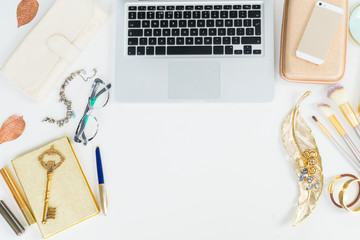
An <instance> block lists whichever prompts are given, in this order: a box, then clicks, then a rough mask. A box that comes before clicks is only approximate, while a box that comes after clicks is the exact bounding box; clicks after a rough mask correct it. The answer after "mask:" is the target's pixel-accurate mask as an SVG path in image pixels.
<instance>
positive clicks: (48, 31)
mask: <svg viewBox="0 0 360 240" xmlns="http://www.w3.org/2000/svg"><path fill="white" fill-rule="evenodd" d="M106 19H107V15H106V14H105V13H104V12H102V11H101V10H100V9H99V8H98V7H97V6H95V5H94V3H93V2H92V0H56V1H55V3H54V4H53V6H52V7H51V8H50V10H49V11H48V12H47V13H46V14H45V16H44V17H43V18H42V19H41V20H40V21H39V23H38V24H37V25H36V26H35V27H34V28H33V29H32V30H31V32H30V33H29V34H28V35H27V36H26V37H25V39H24V40H23V41H22V42H21V44H20V45H19V46H18V47H17V48H16V50H15V51H14V52H13V53H12V55H11V56H10V58H9V59H8V61H7V62H6V64H5V65H4V66H3V68H2V69H1V72H2V73H3V74H4V75H5V76H7V78H8V79H10V80H12V81H13V82H15V83H16V84H17V85H18V86H19V87H20V88H22V89H23V90H24V91H26V92H27V93H29V94H30V95H31V96H33V97H34V98H35V99H36V100H38V101H41V100H43V99H44V98H46V97H47V95H48V93H49V92H50V90H51V88H52V87H53V86H54V85H55V83H56V82H57V80H58V79H59V78H60V77H61V75H62V74H63V73H64V72H65V71H66V69H67V68H68V67H69V66H70V65H71V64H73V63H74V62H75V60H76V59H77V57H78V56H79V55H80V53H81V51H82V50H83V49H84V48H85V46H86V44H87V43H88V42H89V40H90V39H91V38H92V37H93V35H94V34H95V33H96V32H97V31H98V29H99V28H100V27H101V26H102V25H103V23H104V22H105V21H106Z"/></svg>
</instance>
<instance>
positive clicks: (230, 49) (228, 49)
mask: <svg viewBox="0 0 360 240" xmlns="http://www.w3.org/2000/svg"><path fill="white" fill-rule="evenodd" d="M233 53H234V48H233V46H226V47H225V54H227V55H231V54H233Z"/></svg>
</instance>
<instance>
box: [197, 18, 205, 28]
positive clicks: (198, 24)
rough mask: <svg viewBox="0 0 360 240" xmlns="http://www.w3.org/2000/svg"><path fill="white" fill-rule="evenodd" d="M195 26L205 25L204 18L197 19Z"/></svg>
mask: <svg viewBox="0 0 360 240" xmlns="http://www.w3.org/2000/svg"><path fill="white" fill-rule="evenodd" d="M197 27H205V20H197Z"/></svg>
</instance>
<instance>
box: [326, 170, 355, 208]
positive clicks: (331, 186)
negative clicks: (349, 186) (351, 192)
mask: <svg viewBox="0 0 360 240" xmlns="http://www.w3.org/2000/svg"><path fill="white" fill-rule="evenodd" d="M344 177H350V178H352V179H357V177H356V176H355V175H352V174H341V175H337V176H336V177H334V178H333V180H332V181H331V183H330V184H329V186H328V191H329V193H330V199H331V202H332V203H333V204H334V205H335V206H336V207H338V208H342V206H341V205H340V204H338V203H337V202H336V201H335V199H334V185H335V182H337V181H338V180H340V179H342V178H344ZM359 187H360V183H359ZM359 199H360V191H359V193H358V195H357V197H356V198H355V199H354V201H352V202H351V203H349V204H347V207H348V208H349V207H352V206H354V205H355V203H356V202H357V201H359Z"/></svg>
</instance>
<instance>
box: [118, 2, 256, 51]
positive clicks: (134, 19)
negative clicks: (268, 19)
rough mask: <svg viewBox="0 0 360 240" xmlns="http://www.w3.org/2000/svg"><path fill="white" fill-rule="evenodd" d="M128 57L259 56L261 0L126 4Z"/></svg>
mask: <svg viewBox="0 0 360 240" xmlns="http://www.w3.org/2000/svg"><path fill="white" fill-rule="evenodd" d="M125 8H126V12H125V14H126V31H127V34H126V35H125V36H126V39H125V45H126V46H125V47H126V49H127V55H128V56H144V57H146V56H151V57H154V56H215V57H219V56H221V55H223V56H235V57H241V56H261V55H262V54H263V34H262V32H263V29H262V28H263V23H262V21H263V4H262V2H255V1H251V2H246V1H241V2H238V3H236V2H233V1H232V2H227V3H226V4H207V3H196V4H195V3H189V4H186V3H176V4H175V3H153V2H152V3H146V2H145V3H144V2H141V3H128V4H126V5H125Z"/></svg>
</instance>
